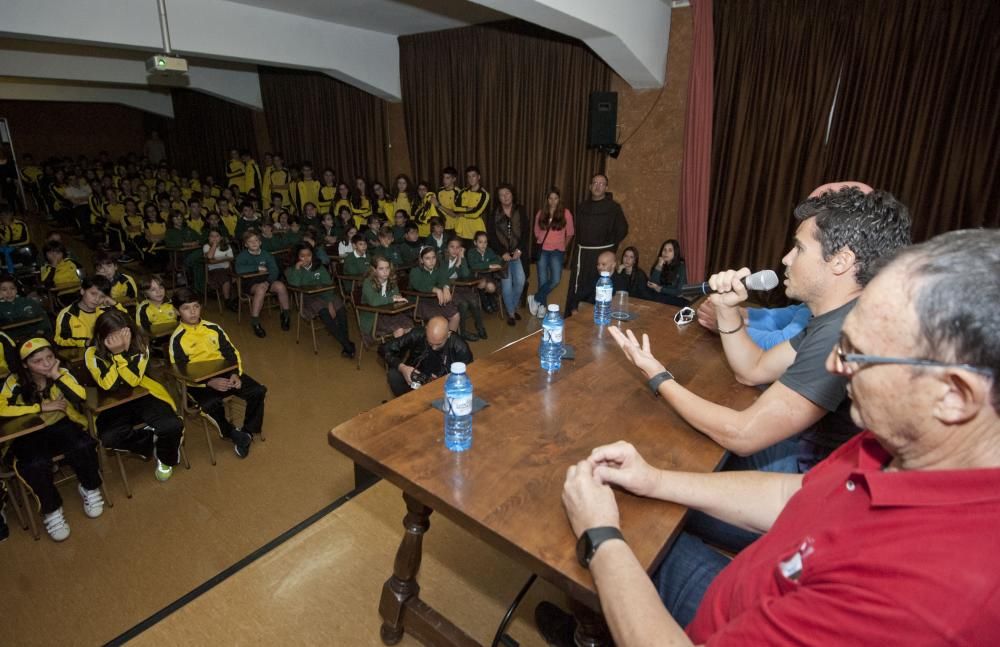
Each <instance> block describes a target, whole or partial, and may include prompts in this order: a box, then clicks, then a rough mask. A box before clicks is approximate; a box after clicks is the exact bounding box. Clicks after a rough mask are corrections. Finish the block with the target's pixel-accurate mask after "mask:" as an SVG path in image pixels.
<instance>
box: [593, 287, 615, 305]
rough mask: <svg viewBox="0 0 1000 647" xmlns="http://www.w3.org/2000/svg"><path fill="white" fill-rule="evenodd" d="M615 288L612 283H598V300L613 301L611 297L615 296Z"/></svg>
mask: <svg viewBox="0 0 1000 647" xmlns="http://www.w3.org/2000/svg"><path fill="white" fill-rule="evenodd" d="M613 293H614V289H613V288H612V287H611V286H610V285H598V286H597V297H596V300H597V301H601V302H604V301H607V302H608V303H611V297H612V296H613Z"/></svg>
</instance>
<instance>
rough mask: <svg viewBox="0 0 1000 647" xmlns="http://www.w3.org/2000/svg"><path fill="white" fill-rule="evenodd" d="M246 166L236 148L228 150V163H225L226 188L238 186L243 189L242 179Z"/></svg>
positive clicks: (244, 176)
mask: <svg viewBox="0 0 1000 647" xmlns="http://www.w3.org/2000/svg"><path fill="white" fill-rule="evenodd" d="M246 174H247V168H246V165H245V164H243V160H241V159H240V152H239V151H238V150H237V149H235V148H234V149H232V150H230V151H229V163H228V164H226V188H229V187H231V186H236V187H239V190H240V192H242V191H243V181H244V178H246Z"/></svg>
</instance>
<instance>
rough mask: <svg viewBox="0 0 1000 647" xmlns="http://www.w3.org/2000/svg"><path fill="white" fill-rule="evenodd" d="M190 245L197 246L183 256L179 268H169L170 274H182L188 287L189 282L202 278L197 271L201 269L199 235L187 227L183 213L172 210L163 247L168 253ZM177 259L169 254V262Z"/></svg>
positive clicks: (175, 255) (174, 255)
mask: <svg viewBox="0 0 1000 647" xmlns="http://www.w3.org/2000/svg"><path fill="white" fill-rule="evenodd" d="M195 204H197V203H195ZM200 217H201V216H200V215H199V218H200ZM191 243H199V244H198V246H197V247H196V248H194V249H193V250H192V251H191V252H190V253H188V254H187V255H185V256H184V259H183V261H181V262H182V265H181V266H180V267H171V268H170V271H171V272H178V273H180V272H183V274H184V278H185V280H186V281H189V283H188V284H189V285H190V281H194V280H196V279H198V278H201V277H202V276H203V274H202V273H201V272H200V271H199V270H201V269H203V268H202V267H201V245H200V243H201V235H200V234H199V233H198V232H196V231H195V230H194V229H191V228H190V227H189V226H188V224H187V219H186V218H185V217H184V214H183V213H181V212H180V211H177V210H176V209H174V210H173V211H171V212H170V222H169V223H168V226H167V232H166V234H164V236H163V246H164V247H165V248H166V250H167V251H168V252H169V251H171V250H177V249H182V248H183V247H184V246H185V245H190V244H191ZM177 257H178V255H177V254H171V256H170V258H171V262H173V260H174V259H175V258H177ZM197 285H201V283H200V282H198V283H197Z"/></svg>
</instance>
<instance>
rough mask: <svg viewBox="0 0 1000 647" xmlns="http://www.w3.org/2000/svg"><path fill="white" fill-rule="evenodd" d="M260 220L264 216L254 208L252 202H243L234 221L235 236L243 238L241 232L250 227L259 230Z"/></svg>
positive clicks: (262, 219)
mask: <svg viewBox="0 0 1000 647" xmlns="http://www.w3.org/2000/svg"><path fill="white" fill-rule="evenodd" d="M262 222H264V218H263V217H261V215H260V214H259V213H257V212H256V211H255V210H254V208H253V203H252V202H244V203H243V204H242V205H240V219H239V220H237V221H236V238H237V239H239V240H243V234H245V233H247V232H248V231H250V230H251V229H252V230H254V231H257V232H260V225H261V223H262Z"/></svg>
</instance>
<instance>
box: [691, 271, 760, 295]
mask: <svg viewBox="0 0 1000 647" xmlns="http://www.w3.org/2000/svg"><path fill="white" fill-rule="evenodd" d="M742 281H743V285H745V286H746V287H747V289H748V290H758V291H761V292H767V291H768V290H773V289H774V288H776V287H778V283H779V281H778V275H777V274H775V272H774V270H761V271H760V272H754V273H753V274H751V275H750V276H747V277H745V278H743V279H742ZM711 292H712V288H711V287H710V286H709V285H708V281H705V282H704V283H692V284H691V285H685V286H684V287H682V288H681V294H683V295H684V296H690V295H702V294H711Z"/></svg>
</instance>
